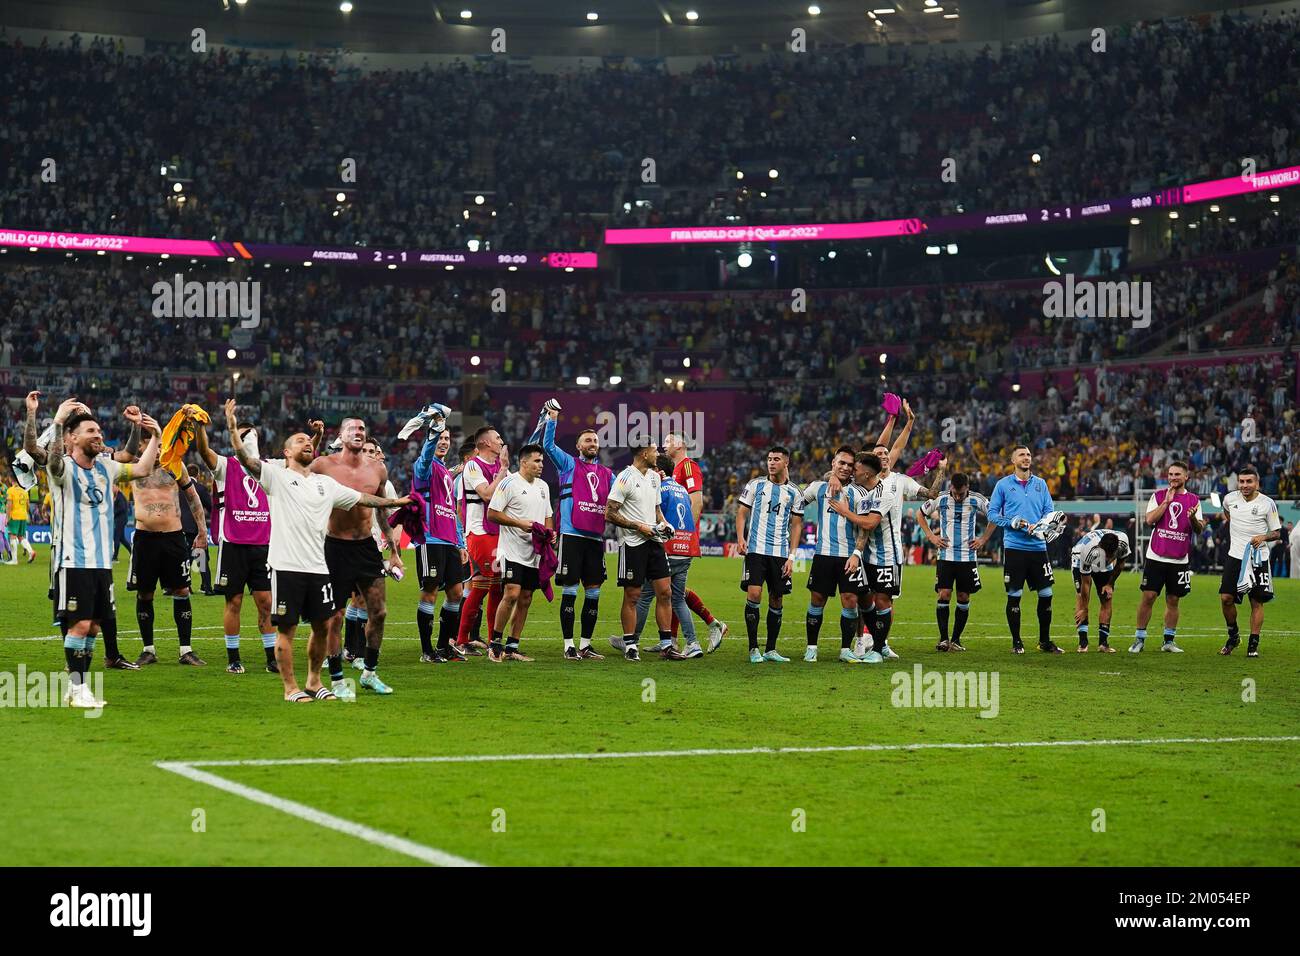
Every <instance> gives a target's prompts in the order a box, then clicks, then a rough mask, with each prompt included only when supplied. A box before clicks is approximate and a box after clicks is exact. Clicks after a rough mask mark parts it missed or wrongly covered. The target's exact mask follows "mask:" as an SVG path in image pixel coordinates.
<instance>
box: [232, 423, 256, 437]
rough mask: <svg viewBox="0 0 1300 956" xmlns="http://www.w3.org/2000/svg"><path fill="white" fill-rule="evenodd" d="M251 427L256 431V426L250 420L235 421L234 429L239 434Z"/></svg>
mask: <svg viewBox="0 0 1300 956" xmlns="http://www.w3.org/2000/svg"><path fill="white" fill-rule="evenodd" d="M246 428H251V429H253V430H255V431H256V429H257V426H256V425H254V424H253V423H252V422H235V431H236V432H238V433H239V434H240V435H242V434H244V429H246Z"/></svg>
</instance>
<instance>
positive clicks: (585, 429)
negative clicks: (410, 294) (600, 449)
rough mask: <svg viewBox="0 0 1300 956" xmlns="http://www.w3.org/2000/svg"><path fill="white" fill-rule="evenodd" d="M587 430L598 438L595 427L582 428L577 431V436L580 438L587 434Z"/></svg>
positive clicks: (598, 434)
mask: <svg viewBox="0 0 1300 956" xmlns="http://www.w3.org/2000/svg"><path fill="white" fill-rule="evenodd" d="M587 432H591V433H592V434H593V435H595V436H596V437H598V438H599V437H600V433H599V432H597V431H596V429H594V428H584V429H583V430H582V431H580V432H578V437H579V438H581V437H582V436H583V435H585V434H587Z"/></svg>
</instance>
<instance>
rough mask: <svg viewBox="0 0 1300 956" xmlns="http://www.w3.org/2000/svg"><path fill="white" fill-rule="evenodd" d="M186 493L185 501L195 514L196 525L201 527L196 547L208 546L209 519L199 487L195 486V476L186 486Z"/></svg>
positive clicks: (191, 512)
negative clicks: (206, 515) (205, 513)
mask: <svg viewBox="0 0 1300 956" xmlns="http://www.w3.org/2000/svg"><path fill="white" fill-rule="evenodd" d="M184 494H185V503H186V504H188V505H189V506H190V514H191V515H193V516H194V526H195V527H196V528H198V529H199V530H198V534H197V535H196V536H195V538H194V547H196V548H206V547H207V546H208V531H207V528H208V519H207V518H206V517H205V516H204V514H203V502H202V500H200V498H199V492H198V489H197V488H195V487H194V479H193V478H191V479H190V482H189V484H188V485H186V486H185V490H184Z"/></svg>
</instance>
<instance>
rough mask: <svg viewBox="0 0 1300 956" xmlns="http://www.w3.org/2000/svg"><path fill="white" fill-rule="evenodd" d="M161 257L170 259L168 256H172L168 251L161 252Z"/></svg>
mask: <svg viewBox="0 0 1300 956" xmlns="http://www.w3.org/2000/svg"><path fill="white" fill-rule="evenodd" d="M162 257H163V258H164V259H170V258H171V257H172V254H171V253H170V252H164V253H163V254H162Z"/></svg>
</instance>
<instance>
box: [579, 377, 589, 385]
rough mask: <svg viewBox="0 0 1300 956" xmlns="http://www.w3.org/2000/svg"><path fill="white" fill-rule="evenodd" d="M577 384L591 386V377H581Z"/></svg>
mask: <svg viewBox="0 0 1300 956" xmlns="http://www.w3.org/2000/svg"><path fill="white" fill-rule="evenodd" d="M577 382H578V384H579V385H590V384H591V377H590V376H589V375H579V376H578V378H577Z"/></svg>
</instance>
